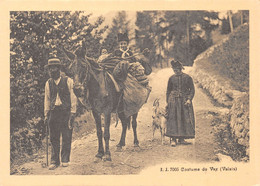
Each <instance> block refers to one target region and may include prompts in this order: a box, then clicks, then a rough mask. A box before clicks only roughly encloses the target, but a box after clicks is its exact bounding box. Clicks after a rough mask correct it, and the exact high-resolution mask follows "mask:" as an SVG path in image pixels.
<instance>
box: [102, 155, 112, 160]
mask: <svg viewBox="0 0 260 186" xmlns="http://www.w3.org/2000/svg"><path fill="white" fill-rule="evenodd" d="M102 160H103V161H112V159H111V155H108V154H106V155H105V156H103V158H102Z"/></svg>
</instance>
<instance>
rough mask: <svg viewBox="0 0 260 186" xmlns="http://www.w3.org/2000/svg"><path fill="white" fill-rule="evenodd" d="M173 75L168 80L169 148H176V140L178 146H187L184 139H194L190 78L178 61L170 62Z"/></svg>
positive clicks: (192, 94) (192, 93)
mask: <svg viewBox="0 0 260 186" xmlns="http://www.w3.org/2000/svg"><path fill="white" fill-rule="evenodd" d="M171 65H172V68H173V71H174V73H175V74H174V75H172V76H171V77H170V78H169V81H168V86H167V93H166V102H167V113H168V116H167V130H166V136H168V137H170V138H171V139H172V140H171V146H176V144H177V139H178V142H179V143H180V144H187V142H186V141H185V139H192V138H195V121H194V111H193V106H192V99H193V97H194V93H195V90H194V84H193V80H192V78H191V77H190V76H189V75H187V74H185V73H183V72H182V70H183V69H184V68H183V66H182V64H181V63H180V62H179V61H174V60H173V61H171Z"/></svg>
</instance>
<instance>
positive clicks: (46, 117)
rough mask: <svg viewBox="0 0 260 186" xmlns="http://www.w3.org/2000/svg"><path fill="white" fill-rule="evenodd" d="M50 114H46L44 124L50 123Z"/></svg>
mask: <svg viewBox="0 0 260 186" xmlns="http://www.w3.org/2000/svg"><path fill="white" fill-rule="evenodd" d="M49 117H50V114H49V113H48V114H47V115H46V116H44V125H48V120H49Z"/></svg>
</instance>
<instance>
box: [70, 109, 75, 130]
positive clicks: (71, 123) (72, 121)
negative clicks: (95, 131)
mask: <svg viewBox="0 0 260 186" xmlns="http://www.w3.org/2000/svg"><path fill="white" fill-rule="evenodd" d="M75 117H76V114H75V113H70V118H69V123H68V126H69V129H73V123H74V120H75Z"/></svg>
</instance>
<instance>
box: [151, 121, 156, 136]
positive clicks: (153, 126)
mask: <svg viewBox="0 0 260 186" xmlns="http://www.w3.org/2000/svg"><path fill="white" fill-rule="evenodd" d="M152 128H153V139H152V141H154V133H155V129H156V126H155V124H154V121H153V125H152Z"/></svg>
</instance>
